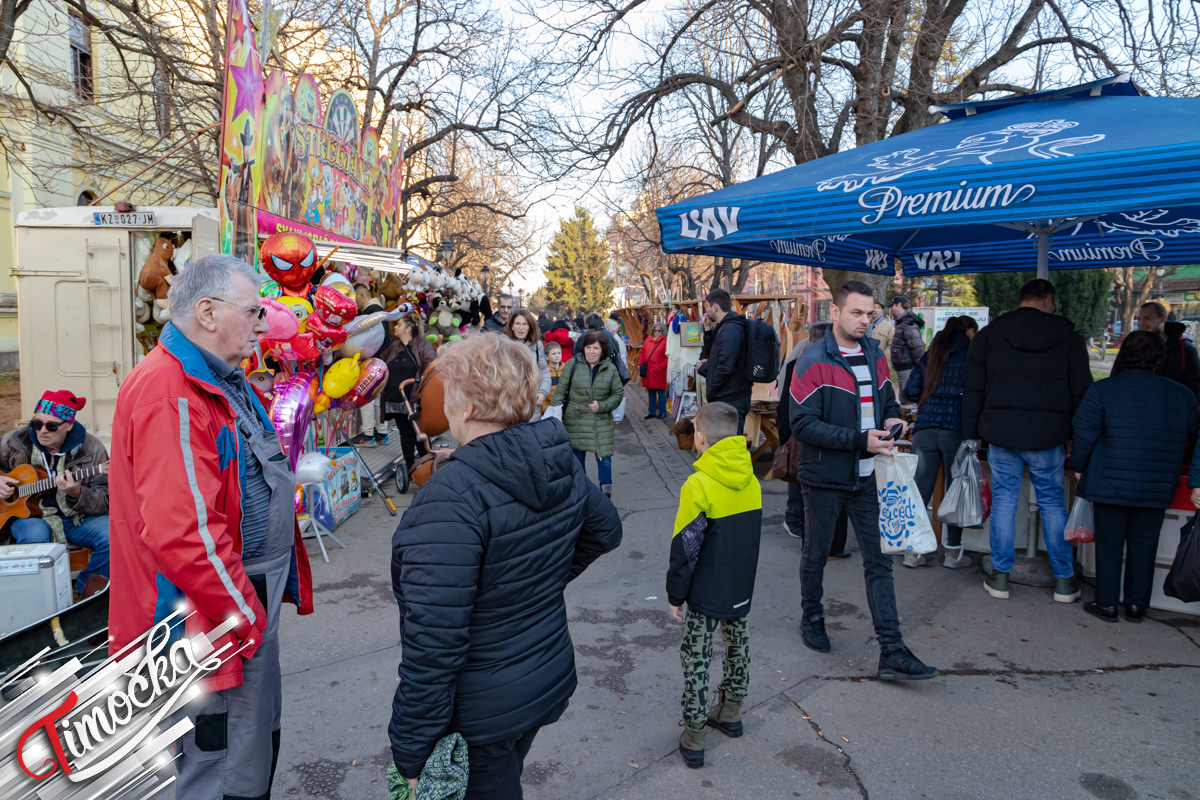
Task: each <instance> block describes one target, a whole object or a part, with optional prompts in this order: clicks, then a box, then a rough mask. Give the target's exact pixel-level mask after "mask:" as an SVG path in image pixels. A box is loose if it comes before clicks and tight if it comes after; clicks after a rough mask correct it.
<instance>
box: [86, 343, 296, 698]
mask: <svg viewBox="0 0 1200 800" xmlns="http://www.w3.org/2000/svg"><path fill="white" fill-rule="evenodd" d="M255 406H256V407H257V411H258V413H259V415H260V417H261V418H262V420H263V421H264V422H265V423H266V424H268V425H269V424H271V423H270V417H268V416H267V413H266V411H265V410H263V409H262V408H261V406H259V404H258V403H257V401H256V402H255ZM246 446H247V445H246V443H245V442H244V441H242V437H241V434H240V433H239V432H238V429H237V424H236V421H235V416H234V413H233V408H232V407H231V406H230V405H229V401H228V400H226V399H225V395H224V394H223V393H222V392H221V390H220V389H218V388H217V386H216V384H215V381H214V380H213V376H212V372H211V371H210V370H209V368H208V364H207V362H205V361H204V357H203V356H202V355H201V354H200V351H199V350H198V349H197V348H196V346H195V345H194V344H192V343H191V342H190V341H189V340H188V339H187V337H185V336H184V335H183V334H182V333H181V332H180V331H179V329H178V328H176V327H175V326H174V325H171V324H168V325H167V326H166V327H165V328H164V329H163V332H162V336H161V338H160V339H159V343H158V346H157V347H155V348H154V349H153V350H152V351H151V352H150V354H149V355H148V356H146V358H145V359H144V360H143V361H142V362H141V363H139V364H138V365H137V366H136V367H134V369H133V371H132V372H130V373H129V377H128V378H126V379H125V382H124V383H123V384H122V385H121V391H120V392H119V393H118V395H117V407H116V412H115V414H114V418H113V435H112V454H111V458H112V464H111V470H110V479H109V540H110V542H111V547H112V567H111V584H110V587H109V616H108V625H109V632H110V634H111V636H112V640H111V643H110V645H109V652H110V653H116V652H117V651H119V650H120V649H121V648H123V647H125V646H126V645H127V644H129V643H130V642H132V641H134V640H136V639H139V638H140V637H141V636H142V635H143V634H145V632H146V631H147V630H149V629H150V628H151V627H152V626H153V625H154V624H155V623H156V622H158V621H160V620H161V619H162V618H163V617H165V616H166V615H167V614H169V613H170V612H171V611H173V610H174V608H175V606H176V605H177V604H178V603H179V601H180V600H181V599H183V598H184V597H186V599H187V601H188V604H189V606H190V608H191V609H194V610H195V612H196V613H195V614H193V615H192V616H191V617H189V618H188V621H187V635H188V636H192V635H194V634H196V633H198V632H200V631H210V630H212V629H213V628H215V627H216V626H217V625H218V624H220V623H221V622H222V621H223V620H225V619H228V618H229V617H230V616H233V615H236V616H237V618H238V619H239V623H240V624H239V626H238V627H237V628H236V629H235V631H234V634H228V635H227V636H226V637H225V638H224V639H221V640H218V641H217V642H216V643H215V646H216V647H218V648H219V647H220V646H221V645H222V644H224V643H225V642H226V641H228V642H234V635H235V634H236V637H237V639H240V640H242V641H247V640H249V639H251V638H253V640H254V644H247V646H246V647H245V648H244V649H243V650H242V652H241V657H235V658H230V659H228V660H226V661H225V663H224V664H222V665H221V667H220V669H219V670H217V671H216V672H215V673H213V674H212V675H211V676H210V677H209V678H208V679H207V680H206V681H205V686H206V688H208V689H210V690H212V691H221V690H224V689H229V688H232V687H234V686H240V685H241V683H242V659H243V658H246V659H248V658H250V657H251V656H252V655H254V652H255V651H256V650H257V649H258V643H259V642H260V641H261V636H262V632H263V631H264V630H265V629H266V626H267V618H266V614H265V612H264V610H263V607H262V603H261V602H260V601H259V599H258V596H257V595H256V594H255V591H254V586H253V585H252V584H251V583H250V579H249V578H248V577H247V576H246V571H245V569H244V568H243V567H242V560H241V550H242V537H241V516H242V486H241V474H242V468H241V459H242V458H243V453H244V448H245V447H246ZM201 511H202V513H199V512H201ZM286 596H287V597H288V598H289V599H290V600H291V601H292V602H294V603H295V604H296V605H297V606H299V612H300V613H301V614H309V613H312V581H311V576H310V574H309V568H308V555H307V553H306V552H305V550H304V544H303V541H302V540H301V538H300V531H299V529H298V528H297V530H296V545H295V549H294V550H293V554H292V569H291V574H290V575H289V576H288V585H287V595H286ZM235 644H236V643H235Z"/></svg>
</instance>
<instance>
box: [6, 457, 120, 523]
mask: <svg viewBox="0 0 1200 800" xmlns="http://www.w3.org/2000/svg"><path fill="white" fill-rule="evenodd" d="M106 472H108V462H107V461H105V462H104V463H103V464H97V465H96V466H94V467H84V468H83V469H77V470H75V471H74V472H68V473H67V475H70V476H71V477H72V478H74V479H75V480H77V481H79V482H80V483H82V482H83V481H86V480H87V479H88V478H93V477H95V476H96V475H103V474H104V473H106ZM0 476H2V477H6V478H13V479H14V480H16V481H19V483H18V484H17V485H16V486H14V487H13V489H14V491H13V493H12V495H11V496H10V497H9V498H8V499H7V500H0V530H3V529H4V528H5V527H6V526H7V525H8V521H9V520H11V519H28V518H29V517H40V516H41V515H42V510H41V508H40V507H39V506H38V503H37V498H38V496H40V495H41V494H43V493H45V492H48V491H50V490H52V489H54V488H55V485H54V478H51V477H50V474H49V473H48V472H46V470H45V469H43V468H42V467H35V466H33V465H32V464H18V465H17V466H15V467H13V469H12V471H11V472H0Z"/></svg>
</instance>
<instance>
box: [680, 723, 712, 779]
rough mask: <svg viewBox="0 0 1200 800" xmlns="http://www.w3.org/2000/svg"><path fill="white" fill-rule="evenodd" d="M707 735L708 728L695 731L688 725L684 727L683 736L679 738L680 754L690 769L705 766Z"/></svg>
mask: <svg viewBox="0 0 1200 800" xmlns="http://www.w3.org/2000/svg"><path fill="white" fill-rule="evenodd" d="M707 734H708V728H707V727H704V728H701V729H700V730H693V729H691V728H689V727H687V726H686V725H685V726H684V727H683V735H682V736H680V737H679V754H680V755H682V756H683V763H684V764H687V765H688V768H689V769H699V768H700V767H703V766H704V738H705V736H706V735H707Z"/></svg>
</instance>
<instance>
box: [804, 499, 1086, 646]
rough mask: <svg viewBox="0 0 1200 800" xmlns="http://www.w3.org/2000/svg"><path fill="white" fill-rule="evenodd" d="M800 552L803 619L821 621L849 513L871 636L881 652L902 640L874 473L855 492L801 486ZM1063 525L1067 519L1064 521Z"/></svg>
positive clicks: (890, 559) (902, 641)
mask: <svg viewBox="0 0 1200 800" xmlns="http://www.w3.org/2000/svg"><path fill="white" fill-rule="evenodd" d="M801 491H802V492H803V494H804V553H803V555H802V556H801V557H800V606H801V609H802V611H803V614H804V621H805V622H817V621H819V620H824V619H825V606H824V605H823V604H822V602H821V599H822V597H823V596H824V594H825V587H824V578H825V562H826V561H828V559H829V549H830V547H831V545H832V543H833V537H834V529H835V528H836V527H837V522H838V517H839V515H841V514H847V515H848V516H849V518H850V522H852V523H853V524H854V535H855V536H857V537H858V548H859V551H860V552H861V553H862V560H863V578H864V580H865V581H866V584H867V606H868V607H869V608H870V609H871V621H872V622H873V623H874V624H875V638H876V639H877V640H878V641H879V646H880V648H881V649H883V650H884V651H888V650H894V649H895V648H897V647H900V646H901V645H903V644H904V640H903V639H902V638H901V636H900V614H899V612H898V611H897V610H896V587H895V583H894V582H893V580H892V557H891V555H885V554H884V553H883V551H882V550H881V549H880V546H879V545H880V541H879V497H878V496H877V495H876V494H875V477H874V476H871V477H868V478H866V479H865V480H863V481H861V485H860V486H859V487H858V488H856V489H854V490H853V491H851V490H848V489H818V488H816V487H813V486H804V487H803V488H802V489H801ZM1064 524H1065V523H1064Z"/></svg>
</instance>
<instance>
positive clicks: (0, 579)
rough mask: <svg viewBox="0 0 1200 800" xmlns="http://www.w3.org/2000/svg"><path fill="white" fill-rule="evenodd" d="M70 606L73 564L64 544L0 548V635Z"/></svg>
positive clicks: (18, 545) (6, 546)
mask: <svg viewBox="0 0 1200 800" xmlns="http://www.w3.org/2000/svg"><path fill="white" fill-rule="evenodd" d="M70 605H71V564H70V559H69V558H68V557H67V548H66V547H65V546H64V545H61V544H55V543H46V544H12V545H5V546H3V547H0V636H5V635H7V634H9V633H12V632H13V631H16V630H20V629H21V628H24V627H25V626H26V625H30V624H32V623H34V622H37V621H38V620H40V619H45V618H46V617H49V616H52V615H53V614H56V613H58V612H59V611H62V610H63V609H65V608H67V607H68V606H70Z"/></svg>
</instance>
